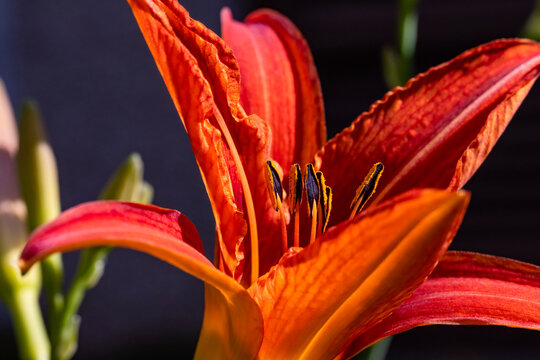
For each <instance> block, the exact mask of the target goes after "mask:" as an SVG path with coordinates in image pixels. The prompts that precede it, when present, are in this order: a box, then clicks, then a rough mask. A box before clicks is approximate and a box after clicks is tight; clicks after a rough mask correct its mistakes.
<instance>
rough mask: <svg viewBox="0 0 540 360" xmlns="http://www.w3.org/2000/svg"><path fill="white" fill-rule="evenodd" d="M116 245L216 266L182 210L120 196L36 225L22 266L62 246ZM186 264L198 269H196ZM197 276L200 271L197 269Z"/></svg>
mask: <svg viewBox="0 0 540 360" xmlns="http://www.w3.org/2000/svg"><path fill="white" fill-rule="evenodd" d="M98 245H110V246H124V247H129V248H132V249H135V250H139V251H144V252H147V253H149V254H151V255H154V256H156V257H159V258H160V259H162V260H165V261H167V262H169V263H171V264H173V265H176V266H178V267H181V266H183V265H181V264H184V263H186V264H188V265H189V264H191V265H190V266H191V267H192V266H193V264H194V262H197V263H198V264H199V266H200V267H201V268H202V269H205V271H208V270H206V267H210V268H213V267H214V266H213V265H212V263H211V262H210V261H209V260H208V259H207V258H206V257H205V256H204V254H203V247H202V243H201V239H200V238H199V234H198V233H197V229H195V226H194V225H193V224H192V223H191V221H189V219H188V218H186V217H185V216H184V215H182V214H181V213H179V212H178V211H176V210H169V209H164V208H160V207H157V206H153V205H142V204H135V203H126V202H119V201H95V202H89V203H85V204H82V205H79V206H76V207H74V208H71V209H70V210H68V211H65V212H64V213H62V215H61V216H60V217H58V218H57V219H56V220H55V221H53V222H51V223H50V224H48V225H46V226H42V227H40V228H39V229H38V230H36V231H35V232H34V233H33V234H32V236H31V237H30V239H29V240H28V243H27V245H26V247H25V248H24V251H23V253H22V254H21V267H22V268H23V269H24V270H26V269H28V268H29V267H30V266H32V264H34V263H35V262H36V261H39V260H40V259H42V258H44V257H46V256H47V255H50V254H52V253H54V252H59V251H62V252H64V251H71V250H75V249H79V248H83V247H89V246H98ZM190 266H188V269H186V271H187V272H189V273H190V274H192V275H195V274H193V270H190V269H191V267H190ZM195 276H197V275H195Z"/></svg>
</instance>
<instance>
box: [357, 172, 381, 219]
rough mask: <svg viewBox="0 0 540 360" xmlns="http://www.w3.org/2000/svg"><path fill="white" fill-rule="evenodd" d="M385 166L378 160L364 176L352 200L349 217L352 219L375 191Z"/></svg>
mask: <svg viewBox="0 0 540 360" xmlns="http://www.w3.org/2000/svg"><path fill="white" fill-rule="evenodd" d="M383 170H384V166H383V164H382V163H380V162H378V163H376V164H374V165H373V166H372V167H371V169H370V170H369V172H368V174H367V175H366V177H365V178H364V181H363V182H362V184H361V185H360V186H359V187H358V189H357V190H356V195H355V196H354V199H353V201H352V202H351V209H352V212H351V215H350V216H349V219H352V218H353V217H354V216H355V215H356V214H358V212H359V211H361V210H362V209H363V208H364V206H365V205H366V203H367V201H368V200H369V198H370V197H371V196H372V195H373V194H374V193H375V189H376V188H377V184H378V183H379V179H380V178H381V175H382V172H383Z"/></svg>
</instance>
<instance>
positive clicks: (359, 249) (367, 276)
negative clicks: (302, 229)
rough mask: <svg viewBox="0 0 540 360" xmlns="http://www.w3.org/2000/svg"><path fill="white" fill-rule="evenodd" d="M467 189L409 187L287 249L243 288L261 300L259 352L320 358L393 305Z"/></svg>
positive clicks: (418, 273) (424, 268) (423, 266)
mask: <svg viewBox="0 0 540 360" xmlns="http://www.w3.org/2000/svg"><path fill="white" fill-rule="evenodd" d="M467 203H468V195H466V194H464V193H457V194H456V193H449V192H445V191H436V190H413V191H410V192H408V193H406V194H403V195H402V196H399V197H397V198H394V199H391V200H389V201H387V202H385V203H383V204H381V205H379V206H377V207H374V208H372V210H370V211H366V212H364V213H363V214H362V215H360V216H357V217H356V218H355V219H353V220H351V221H348V222H345V223H343V224H340V225H338V226H336V227H333V228H331V229H329V230H328V231H327V232H326V233H325V234H324V235H323V236H322V237H321V238H319V239H318V240H317V241H316V242H315V243H313V244H312V245H310V246H308V247H307V248H305V249H304V250H301V251H299V252H297V253H295V252H291V253H289V254H288V255H286V256H284V257H283V259H282V260H281V261H280V262H279V264H278V265H276V266H275V267H274V268H272V270H271V271H270V272H269V273H268V274H267V276H265V277H263V278H261V279H260V280H259V281H258V282H257V283H256V284H255V285H253V286H252V287H251V288H249V292H250V293H251V294H252V296H253V298H254V299H255V301H257V303H258V304H259V306H260V307H261V312H262V316H263V319H264V326H265V328H264V333H265V335H264V339H263V343H262V345H261V350H260V354H259V357H260V358H261V359H277V358H305V359H319V358H320V359H326V358H331V357H333V356H335V355H337V354H338V350H339V349H340V348H341V346H343V344H344V342H345V341H347V339H348V336H349V335H350V332H351V331H352V330H353V329H354V326H356V325H357V324H361V325H362V326H369V325H370V324H372V323H375V322H377V321H380V320H381V319H382V318H385V317H386V316H388V314H389V313H390V312H391V311H392V310H394V309H395V308H396V307H397V306H398V305H399V304H400V303H401V302H402V301H403V300H405V299H406V298H407V297H408V296H409V294H410V293H411V292H412V291H413V290H414V289H415V288H416V287H417V286H418V285H420V283H421V282H422V281H423V280H424V279H425V277H427V276H428V274H429V273H430V272H431V271H432V269H433V268H434V266H435V264H436V262H437V260H438V259H439V257H441V256H442V254H443V253H444V251H445V250H446V248H447V246H448V244H449V243H450V241H451V239H452V237H453V236H454V234H455V232H456V231H457V228H458V226H459V223H460V222H461V218H462V216H463V214H464V211H465V208H466V206H467Z"/></svg>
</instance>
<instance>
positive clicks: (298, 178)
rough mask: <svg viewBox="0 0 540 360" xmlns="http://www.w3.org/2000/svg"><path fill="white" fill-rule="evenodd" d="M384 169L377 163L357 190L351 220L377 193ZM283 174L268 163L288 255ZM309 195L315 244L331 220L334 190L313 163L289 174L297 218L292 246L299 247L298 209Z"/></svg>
mask: <svg viewBox="0 0 540 360" xmlns="http://www.w3.org/2000/svg"><path fill="white" fill-rule="evenodd" d="M383 170H384V166H383V164H382V163H380V162H378V163H376V164H374V165H373V166H372V167H371V169H370V170H369V172H368V173H367V175H366V176H365V178H364V181H363V182H362V184H360V186H359V187H358V189H357V190H356V194H355V196H354V198H353V201H352V203H351V215H350V217H349V219H352V218H353V217H354V216H355V215H357V214H358V213H359V212H360V211H362V209H363V208H364V206H365V205H366V203H367V202H368V201H369V199H370V198H371V196H372V195H373V194H374V193H375V190H376V188H377V184H378V182H379V179H380V178H381V175H382V173H383ZM281 178H282V176H281V171H280V167H279V165H278V164H277V163H276V162H275V161H272V160H268V161H267V162H266V186H267V189H268V193H269V195H270V199H271V201H272V206H273V207H274V209H275V210H276V211H277V212H279V214H280V221H281V243H282V249H283V252H284V253H285V252H286V251H287V249H288V248H289V243H288V239H287V221H286V214H285V212H286V210H287V209H285V208H284V207H283V187H282V185H281ZM304 189H305V192H306V198H307V212H308V216H309V218H310V219H311V230H310V237H309V242H310V244H311V243H312V242H314V241H315V239H316V238H317V236H318V235H320V234H322V233H324V232H325V231H326V228H327V226H328V220H329V218H330V211H331V210H332V198H333V193H332V188H330V186H328V185H326V180H325V178H324V175H323V173H322V172H321V171H317V172H316V171H315V169H314V168H313V165H312V164H307V165H306V167H305V171H304V173H303V174H302V171H301V168H300V165H299V164H294V165H293V166H292V167H291V169H290V171H289V194H288V196H287V200H288V211H289V213H290V214H291V215H292V216H293V217H294V219H293V220H292V222H293V223H294V230H293V234H294V242H293V246H295V247H299V246H300V222H299V211H298V210H299V209H300V205H301V204H302V198H303V192H304Z"/></svg>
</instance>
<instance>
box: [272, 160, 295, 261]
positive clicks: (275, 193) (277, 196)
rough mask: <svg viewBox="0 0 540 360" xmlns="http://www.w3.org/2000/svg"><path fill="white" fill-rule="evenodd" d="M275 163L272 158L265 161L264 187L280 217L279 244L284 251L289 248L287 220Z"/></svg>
mask: <svg viewBox="0 0 540 360" xmlns="http://www.w3.org/2000/svg"><path fill="white" fill-rule="evenodd" d="M277 166H278V165H277V163H275V162H274V161H272V160H268V161H267V162H266V187H267V189H268V193H269V194H270V199H271V200H272V206H273V207H274V209H276V211H278V212H279V217H280V219H281V245H282V249H283V252H284V253H285V252H286V251H287V249H288V248H289V243H288V241H287V222H286V220H285V213H284V211H283V206H282V203H283V188H282V186H281V180H280V174H279V172H278V168H277Z"/></svg>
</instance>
